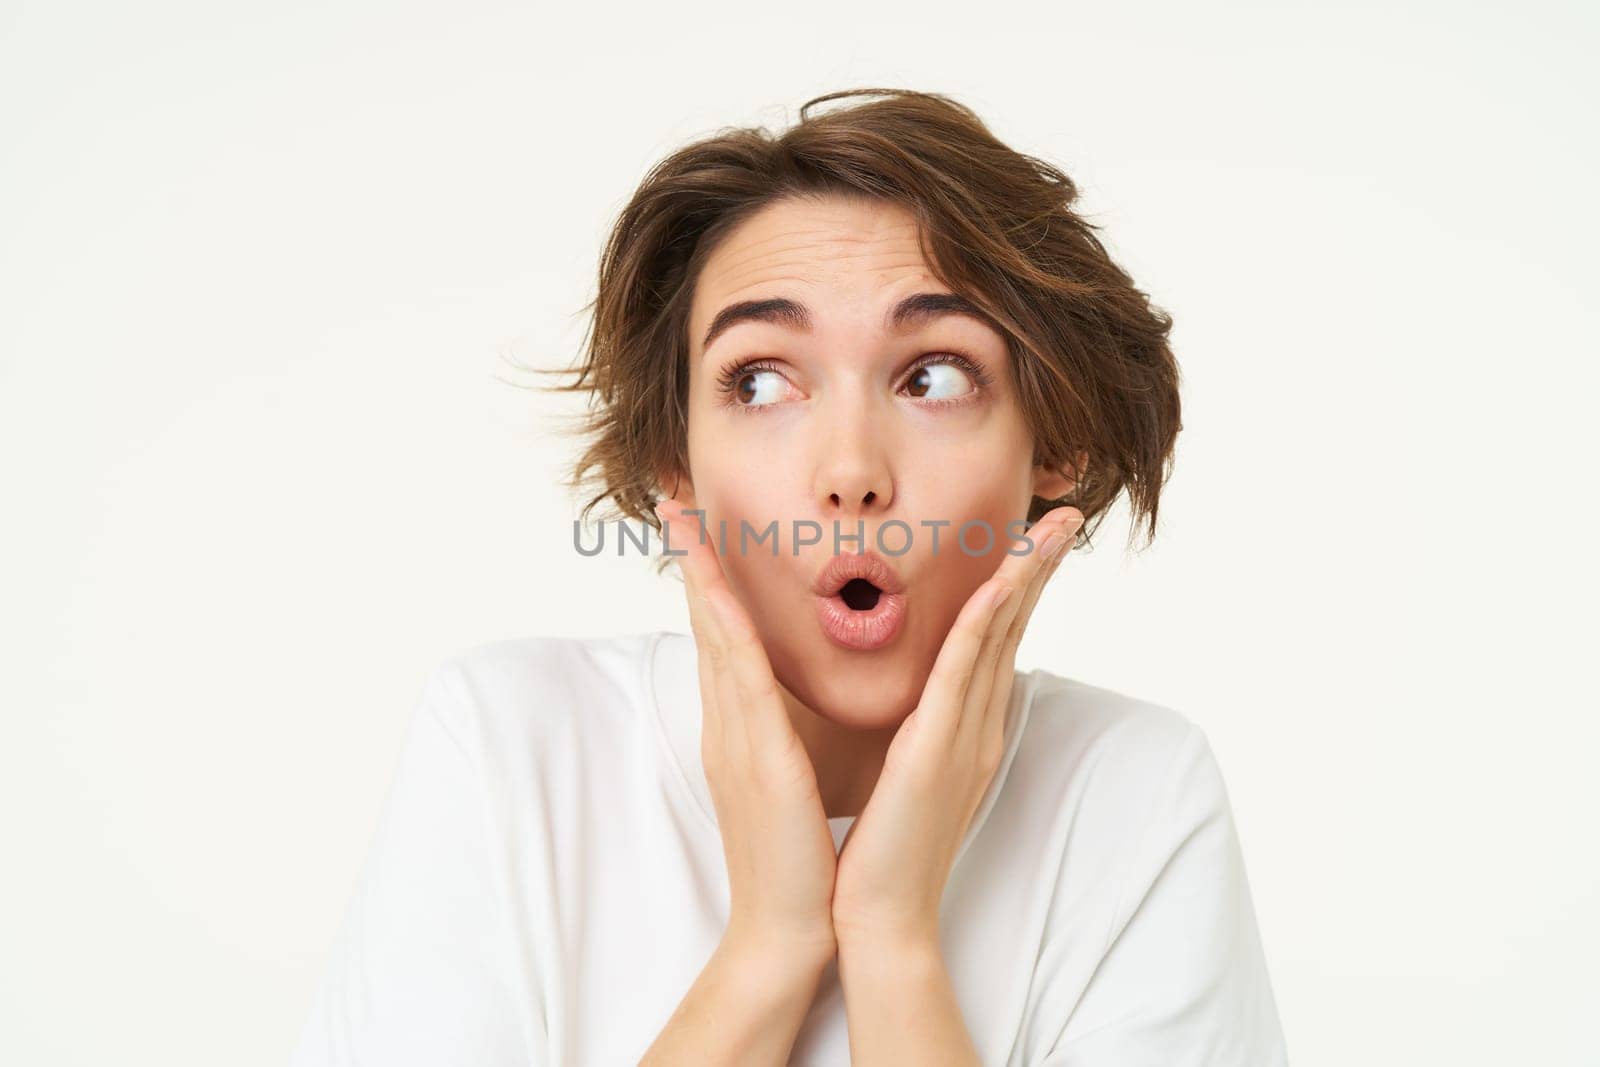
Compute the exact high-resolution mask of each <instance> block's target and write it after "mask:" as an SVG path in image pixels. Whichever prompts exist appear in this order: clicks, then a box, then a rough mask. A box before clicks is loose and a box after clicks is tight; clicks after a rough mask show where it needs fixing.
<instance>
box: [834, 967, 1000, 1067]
mask: <svg viewBox="0 0 1600 1067" xmlns="http://www.w3.org/2000/svg"><path fill="white" fill-rule="evenodd" d="M839 983H840V986H841V987H842V989H843V991H844V1005H845V1015H846V1018H847V1020H848V1022H849V1028H850V1062H851V1063H852V1064H855V1065H856V1067H876V1065H878V1064H901V1063H916V1064H928V1065H930V1067H932V1065H949V1067H956V1065H960V1067H971V1065H974V1064H976V1065H978V1067H981V1063H982V1061H981V1060H980V1059H979V1058H978V1050H977V1048H976V1047H974V1045H973V1043H972V1036H971V1034H969V1033H968V1032H967V1025H966V1021H965V1020H964V1019H963V1018H962V1016H961V1005H960V1004H959V1003H958V1002H957V1000H956V993H955V987H954V986H953V985H952V984H951V982H950V972H949V969H948V968H946V967H945V963H944V955H943V953H942V952H941V951H940V949H939V943H938V940H937V939H936V938H931V937H930V938H920V939H917V940H914V941H907V942H903V943H900V944H893V945H887V944H873V943H864V942H855V943H852V942H850V941H848V940H844V939H841V940H840V942H839Z"/></svg>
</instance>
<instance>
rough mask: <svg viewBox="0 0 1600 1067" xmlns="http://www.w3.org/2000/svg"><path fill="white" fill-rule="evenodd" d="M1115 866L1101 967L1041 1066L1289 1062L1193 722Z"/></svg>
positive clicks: (1202, 740) (1228, 817)
mask: <svg viewBox="0 0 1600 1067" xmlns="http://www.w3.org/2000/svg"><path fill="white" fill-rule="evenodd" d="M1124 869H1125V870H1126V871H1127V875H1126V877H1125V879H1124V881H1123V889H1122V892H1121V896H1120V902H1119V904H1118V905H1117V908H1116V912H1115V918H1114V921H1113V923H1112V925H1111V928H1110V929H1109V930H1108V931H1107V934H1106V948H1105V950H1104V952H1103V954H1102V958H1101V960H1100V964H1099V966H1098V967H1097V968H1096V970H1095V972H1094V974H1093V976H1092V977H1091V978H1090V980H1089V983H1088V985H1087V987H1085V989H1084V991H1083V994H1082V996H1081V997H1080V998H1079V999H1078V1002H1077V1006H1076V1007H1075V1008H1073V1009H1072V1010H1071V1013H1070V1015H1069V1016H1067V1017H1066V1018H1065V1019H1064V1020H1063V1025H1062V1030H1061V1033H1060V1034H1059V1036H1058V1037H1057V1039H1056V1042H1055V1044H1054V1045H1053V1046H1052V1047H1051V1049H1050V1052H1049V1053H1048V1054H1047V1056H1046V1057H1045V1059H1044V1060H1042V1061H1041V1067H1111V1065H1115V1067H1279V1065H1282V1064H1285V1063H1287V1054H1286V1052H1285V1048H1284V1039H1283V1032H1282V1029H1281V1026H1280V1024H1279V1020H1278V1013H1277V1008H1276V1005H1275V1002H1274V999H1273V995H1272V987H1271V984H1270V982H1269V981H1268V975H1267V966H1266V960H1265V957H1264V954H1263V951H1262V945H1261V938H1260V934H1259V931H1258V929H1257V925H1256V917H1255V910H1254V907H1253V905H1252V902H1251V899H1250V889H1249V885H1248V882H1247V880H1246V877H1245V867H1244V857H1243V855H1242V852H1241V850H1240V846H1239V839H1238V835H1237V832H1236V830H1235V826H1234V821H1233V814H1232V810H1231V808H1230V805H1229V802H1228V795H1227V790H1226V789H1225V787H1224V785H1223V781H1222V774H1221V771H1220V770H1219V768H1218V767H1217V763H1216V759H1215V758H1214V756H1213V754H1212V751H1211V746H1210V744H1209V742H1208V741H1207V739H1206V737H1205V734H1204V732H1203V731H1201V730H1200V729H1199V728H1198V727H1196V726H1194V725H1192V724H1189V725H1187V731H1186V733H1185V734H1184V736H1183V738H1182V740H1181V741H1179V743H1178V745H1177V747H1176V750H1175V752H1174V754H1173V757H1172V761H1171V763H1170V765H1169V767H1168V770H1167V773H1166V776H1165V779H1164V780H1163V781H1162V782H1161V783H1160V785H1159V786H1158V792H1157V794H1156V798H1155V801H1154V805H1153V808H1152V812H1151V818H1150V819H1149V821H1148V823H1147V824H1146V825H1145V827H1144V829H1143V831H1142V832H1141V834H1140V836H1139V838H1138V839H1137V844H1135V845H1134V847H1133V851H1132V852H1131V853H1130V862H1129V864H1128V866H1127V867H1126V868H1124Z"/></svg>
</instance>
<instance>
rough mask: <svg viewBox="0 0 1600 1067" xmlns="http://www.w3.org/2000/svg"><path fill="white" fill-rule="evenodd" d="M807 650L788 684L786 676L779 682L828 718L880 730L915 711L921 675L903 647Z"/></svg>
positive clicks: (859, 728) (920, 695)
mask: <svg viewBox="0 0 1600 1067" xmlns="http://www.w3.org/2000/svg"><path fill="white" fill-rule="evenodd" d="M809 653H810V654H809V655H808V657H807V658H806V659H804V660H801V661H797V662H796V663H795V664H794V666H795V667H796V668H797V669H796V671H795V672H794V673H793V674H792V675H791V677H792V678H793V684H791V683H790V681H788V680H787V679H785V680H784V685H786V686H787V687H788V689H789V691H790V692H791V693H793V694H794V695H795V696H796V697H797V698H798V699H799V700H800V701H801V702H802V703H804V704H805V705H806V706H807V707H808V708H810V709H811V710H812V711H814V712H816V713H817V714H818V715H820V716H822V717H823V718H825V719H827V720H828V721H829V722H833V723H837V724H838V725H840V726H845V727H849V728H850V729H853V730H882V729H886V728H893V727H896V726H899V725H900V723H902V722H904V721H905V718H906V716H908V715H910V714H911V713H912V712H913V711H915V710H916V709H917V701H918V700H920V699H921V698H922V680H923V679H922V676H921V675H919V674H918V672H917V671H916V669H915V666H916V665H915V663H914V662H913V661H912V657H910V656H909V655H908V654H907V650H906V649H905V648H885V649H882V650H880V651H876V652H847V651H844V650H842V649H836V648H834V647H833V646H832V645H831V644H829V645H825V646H824V647H822V648H821V649H814V650H809ZM773 667H774V669H776V668H777V664H776V663H774V664H773ZM785 673H788V672H785Z"/></svg>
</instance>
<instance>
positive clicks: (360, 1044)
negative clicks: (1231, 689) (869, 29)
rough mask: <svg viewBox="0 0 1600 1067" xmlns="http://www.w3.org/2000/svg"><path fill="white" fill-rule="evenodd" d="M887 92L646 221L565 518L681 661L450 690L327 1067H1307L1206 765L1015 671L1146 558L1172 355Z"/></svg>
mask: <svg viewBox="0 0 1600 1067" xmlns="http://www.w3.org/2000/svg"><path fill="white" fill-rule="evenodd" d="M860 92H861V93H862V94H863V95H865V96H866V97H867V99H866V100H865V101H864V102H858V103H856V104H854V105H853V106H850V107H847V108H844V109H839V110H833V111H830V112H827V113H823V114H820V115H815V116H813V115H810V114H809V111H810V110H811V109H812V108H813V107H815V105H817V104H818V103H821V102H823V101H826V100H830V99H833V98H835V97H840V96H848V95H853V94H848V93H838V94H831V95H830V96H826V97H821V98H818V99H817V100H814V101H812V102H810V103H808V104H807V105H806V107H805V108H803V109H802V111H801V121H800V122H799V123H798V124H797V125H796V126H795V127H793V128H792V129H790V130H788V131H786V132H784V133H783V134H782V135H781V136H778V137H772V136H770V135H768V134H766V133H765V132H764V131H758V130H734V131H725V132H724V133H722V134H721V135H719V136H717V137H713V138H711V139H708V140H705V141H702V142H699V143H697V144H694V145H691V146H689V147H687V148H684V149H682V150H681V151H679V152H677V153H675V154H674V155H672V156H671V157H670V158H668V159H667V160H665V161H663V162H662V163H661V164H659V165H658V166H657V167H656V168H655V169H654V170H653V171H652V172H651V173H650V174H649V175H648V176H647V177H646V179H645V181H644V182H643V184H642V185H641V187H640V188H639V190H638V191H637V192H636V194H635V195H634V197H633V199H632V201H631V202H630V203H629V204H628V205H627V207H626V208H625V209H624V211H623V212H622V215H621V217H620V218H619V219H618V221H617V224H616V226H615V228H614V230H613V232H612V234H611V237H610V241H609V243H608V246H607V248H606V250H605V254H604V256H603V258H602V262H601V267H600V278H599V292H598V297H597V301H596V304H595V322H594V327H595V328H594V330H593V332H592V333H591V335H590V337H589V338H588V341H587V353H586V359H585V361H584V363H583V364H582V365H581V367H580V368H579V369H578V372H577V377H576V380H575V381H574V382H572V383H571V384H569V385H568V386H566V388H569V389H581V390H592V391H593V395H594V400H595V403H594V404H593V406H592V408H591V412H592V418H591V422H590V424H589V427H588V428H589V429H590V430H591V432H592V433H593V435H594V436H593V440H592V443H591V445H590V447H589V450H588V451H587V452H586V453H585V455H584V457H583V458H582V460H581V461H580V463H579V466H578V468H577V471H576V472H575V478H574V483H575V484H582V483H584V482H585V481H594V482H597V483H598V486H599V491H598V492H597V493H596V495H595V496H594V497H593V498H591V499H590V500H589V502H588V506H587V507H586V508H585V509H584V511H585V515H587V514H588V513H589V511H590V510H592V509H593V508H594V507H595V506H596V505H597V504H598V503H600V502H602V501H604V500H610V501H612V502H614V503H615V505H616V506H617V508H618V509H619V511H620V513H621V514H622V515H623V516H625V517H631V518H635V519H641V520H643V521H646V522H651V521H656V522H659V523H660V527H659V528H660V529H661V530H662V532H663V534H664V535H666V542H665V544H664V546H663V552H662V556H661V561H662V563H663V564H666V563H670V562H672V561H674V560H675V561H676V562H677V563H678V565H679V566H680V568H681V570H682V572H683V576H684V580H685V590H686V593H687V598H688V602H689V609H690V619H691V624H692V630H693V634H692V636H690V635H684V634H677V633H670V632H656V633H649V634H630V635H625V636H620V637H614V638H609V639H590V640H577V639H564V638H558V637H543V638H531V639H525V640H514V641H503V642H498V643H495V644H491V645H486V646H482V647H479V648H476V649H473V650H470V651H468V652H466V653H464V654H462V655H459V656H456V657H454V658H452V659H450V660H449V661H447V662H445V663H444V664H442V665H441V666H440V667H439V668H438V670H437V671H436V672H435V673H434V675H433V676H432V678H431V680H430V682H429V684H428V687H427V689H426V692H425V695H424V698H423V701H422V705H421V707H420V709H419V712H418V715H417V718H416V720H415V725H414V728H413V731H412V734H411V737H410V740H409V743H408V746H407V749H406V754H405V757H404V760H403V762H402V765H401V767H400V769H399V772H398V775H397V778H396V781H395V785H394V787H393V792H392V794H391V796H390V798H389V802H388V807H387V809H386V813H385V816H384V821H383V824H382V828H381V830H380V832H379V835H378V838H377V840H376V842H375V845H374V848H373V851H372V854H371V856H370V858H369V860H368V864H367V867H366V870H365V873H364V875H363V879H362V884H361V889H360V892H359V895H358V897H357V899H356V901H355V902H354V904H353V905H352V909H351V912H350V915H349V917H348V918H347V920H346V925H345V928H344V931H343V933H342V935H341V938H340V942H339V945H338V947H337V949H336V953H335V961H334V964H333V966H332V968H331V971H330V973H329V974H328V976H327V978H326V979H325V980H324V982H323V985H322V987H321V990H320V991H319V993H318V996H317V1001H316V1006H315V1009H314V1012H313V1015H312V1019H311V1022H310V1024H309V1026H308V1027H307V1030H306V1033H305V1035H304V1038H303V1040H302V1043H301V1047H300V1051H299V1056H298V1060H297V1062H298V1063H299V1064H301V1065H302V1067H309V1065H312V1064H328V1063H336V1064H356V1063H359V1064H384V1065H409V1064H418V1065H420V1064H487V1065H501V1064H506V1065H509V1064H528V1063H534V1064H552V1065H554V1064H621V1063H637V1062H645V1063H650V1064H680V1063H683V1064H688V1063H693V1064H710V1063H730V1064H735V1063H736V1064H760V1063H771V1064H777V1063H786V1062H787V1063H799V1064H843V1063H850V1062H856V1063H888V1064H912V1063H915V1064H921V1063H933V1062H940V1063H973V1064H978V1063H982V1064H1015V1065H1022V1064H1028V1065H1033V1064H1039V1065H1043V1064H1051V1065H1063V1067H1064V1065H1069V1064H1070V1065H1086V1064H1115V1065H1123V1064H1135V1063H1138V1064H1163V1065H1173V1064H1238V1065H1245V1064H1250V1065H1258V1064H1274V1063H1281V1062H1283V1061H1284V1050H1283V1040H1282V1035H1281V1032H1280V1029H1279V1025H1278V1021H1277V1015H1276V1011H1275V1008H1274V1003H1273V997H1272V993H1271V990H1270V986H1269V983H1268V978H1267V973H1266V968H1265V964H1264V961H1263V954H1262V950H1261V945H1260V941H1259V938H1258V935H1257V930H1256V923H1255V918H1254V914H1253V909H1252V906H1251V901H1250V896H1249V890H1248V886H1247V882H1246V879H1245V873H1244V868H1243V862H1242V858H1241V856H1240V852H1239V846H1238V841H1237V837H1236V835H1235V832H1234V828H1233V823H1232V819H1231V815H1230V811H1229V806H1228V801H1227V796H1226V792H1225V789H1224V786H1223V783H1222V779H1221V777H1220V775H1219V772H1218V769H1217V766H1216V763H1215V760H1214V759H1213V757H1212V754H1211V751H1210V749H1209V747H1208V745H1207V742H1206V740H1205V737H1204V735H1203V734H1202V733H1201V731H1200V730H1199V729H1198V728H1196V727H1195V726H1194V725H1192V724H1191V723H1189V722H1188V721H1187V720H1186V719H1184V718H1183V717H1182V716H1181V715H1179V714H1178V713H1176V712H1174V711H1172V710H1170V709H1167V708H1163V707H1160V706H1157V705H1154V704H1151V703H1149V702H1145V701H1141V700H1138V699H1136V698H1133V697H1130V696H1126V695H1122V694H1119V693H1115V692H1112V691H1109V690H1105V689H1101V688H1097V687H1094V686H1090V685H1087V684H1085V683H1082V682H1078V681H1074V680H1071V679H1069V678H1066V677H1062V676H1059V675H1056V674H1053V673H1050V672H1048V671H1044V670H1034V671H1031V672H1028V673H1025V674H1024V673H1019V672H1017V671H1015V669H1014V666H1013V664H1014V655H1015V652H1016V648H1017V644H1018V642H1019V641H1020V639H1021V636H1022V634H1023V632H1024V628H1025V627H1026V625H1027V623H1028V621H1029V618H1030V616H1031V614H1032V612H1033V611H1034V609H1035V607H1036V605H1037V604H1038V602H1039V596H1040V592H1041V590H1042V589H1043V587H1044V585H1045V584H1046V583H1047V582H1048V581H1049V579H1050V577H1051V576H1052V575H1053V574H1054V573H1055V571H1056V570H1057V569H1058V568H1059V566H1060V564H1061V561H1062V560H1063V559H1064V558H1065V556H1066V552H1065V551H1061V549H1062V548H1063V547H1065V546H1068V545H1070V544H1071V543H1073V542H1074V541H1075V540H1076V539H1077V538H1078V536H1079V532H1080V528H1081V527H1082V526H1083V525H1084V523H1085V521H1086V520H1091V521H1092V520H1094V519H1096V518H1101V519H1103V517H1104V515H1105V513H1106V511H1107V509H1108V508H1109V506H1110V504H1111V503H1112V501H1113V500H1114V499H1115V498H1116V497H1117V496H1118V495H1120V494H1122V493H1124V492H1125V493H1126V494H1127V495H1128V498H1129V501H1130V504H1131V506H1132V508H1133V509H1134V515H1135V519H1136V520H1137V519H1138V517H1140V516H1144V517H1146V518H1147V519H1148V521H1149V524H1150V531H1151V535H1152V536H1153V534H1154V529H1155V518H1156V510H1157V499H1158V496H1159V492H1160V489H1161V486H1162V483H1163V481H1164V479H1165V477H1166V474H1167V471H1168V465H1169V463H1170V459H1171V455H1172V448H1173V443H1174V441H1175V439H1176V436H1177V433H1178V430H1179V427H1180V422H1179V399H1178V392H1177V384H1178V375H1177V368H1176V365H1175V363H1174V361H1173V358H1172V354H1171V352H1170V350H1169V347H1168V345H1167V335H1168V332H1169V329H1170V320H1169V318H1168V317H1167V316H1165V315H1164V314H1163V313H1161V312H1160V311H1158V310H1157V309H1155V308H1153V307H1152V306H1151V305H1150V303H1149V301H1148V299H1147V298H1146V296H1145V295H1144V294H1143V293H1141V292H1140V291H1139V290H1137V289H1136V288H1135V287H1134V286H1133V284H1132V282H1131V280H1130V279H1129V278H1128V277H1127V275H1126V274H1125V273H1124V272H1123V271H1122V270H1121V269H1120V268H1118V267H1117V266H1116V265H1115V264H1114V263H1113V262H1112V261H1111V259H1110V257H1109V256H1108V255H1107V253H1106V251H1105V249H1104V248H1103V247H1102V246H1101V244H1100V243H1099V241H1098V240H1096V238H1095V237H1094V236H1093V233H1092V227H1091V226H1090V225H1089V224H1087V223H1086V222H1084V221H1083V220H1082V219H1080V218H1079V217H1078V216H1077V215H1076V214H1075V213H1074V212H1073V211H1072V210H1071V205H1072V203H1073V202H1074V200H1075V198H1076V190H1075V189H1074V187H1073V185H1072V183H1071V182H1070V181H1069V180H1068V178H1067V177H1066V176H1065V175H1063V174H1062V173H1061V172H1060V171H1058V170H1056V169H1054V168H1053V167H1051V166H1049V165H1048V164H1045V163H1042V162H1040V161H1038V160H1035V159H1032V158H1030V157H1027V156H1023V155H1020V154H1018V153H1016V152H1014V151H1012V150H1011V149H1009V148H1007V147H1005V146H1004V145H1002V144H1001V143H999V142H998V141H996V140H995V139H994V137H993V136H992V135H991V134H990V133H989V132H988V130H987V129H986V128H985V127H984V126H983V124H982V123H981V122H980V121H979V120H978V119H977V118H976V116H974V115H973V114H972V113H971V112H970V111H968V110H967V109H965V108H963V107H961V106H960V105H958V104H955V103H954V102H952V101H950V100H947V99H945V98H943V97H939V96H935V95H929V94H919V93H909V92H889V91H876V90H867V91H860ZM652 515H656V516H659V518H658V519H656V520H652V518H651V516H652ZM985 531H987V533H988V535H989V536H987V537H985V536H984V533H985ZM941 536H942V539H943V540H942V542H941ZM752 540H754V543H755V547H754V548H753V549H752V548H751V547H750V543H751V541H752Z"/></svg>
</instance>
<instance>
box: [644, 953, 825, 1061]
mask: <svg viewBox="0 0 1600 1067" xmlns="http://www.w3.org/2000/svg"><path fill="white" fill-rule="evenodd" d="M829 958H830V957H829V956H822V955H821V953H820V952H817V953H811V952H803V953H802V952H796V951H794V950H779V949H777V948H774V947H765V948H764V947H762V946H759V945H756V944H753V943H749V942H744V941H740V940H738V939H736V938H732V937H725V938H723V940H722V942H721V943H720V944H718V945H717V949H716V951H715V952H713V953H712V955H711V959H710V960H708V961H707V962H706V965H705V968H704V969H703V970H702V971H701V972H700V975H699V977H698V978H696V979H695V983H694V985H693V986H691V987H690V989H689V992H688V993H687V994H685V995H684V998H683V1000H682V1001H681V1002H680V1003H679V1004H678V1009H677V1011H675V1012H674V1013H673V1015H672V1018H671V1019H669V1020H668V1021H667V1025H666V1026H665V1028H663V1029H662V1031H661V1033H660V1034H659V1035H657V1037H656V1039H655V1042H654V1043H653V1044H651V1046H650V1048H649V1050H648V1051H646V1052H645V1055H644V1058H643V1059H642V1060H640V1061H639V1062H640V1067H671V1065H675V1064H695V1065H697V1067H699V1065H706V1067H712V1065H718V1064H730V1065H739V1067H744V1065H746V1064H751V1065H759V1064H776V1065H779V1067H782V1065H783V1064H786V1063H787V1062H788V1060H789V1052H790V1050H791V1049H792V1048H793V1046H794V1039H795V1035H796V1034H797V1033H799V1031H800V1024H801V1023H802V1022H803V1021H804V1020H805V1017H806V1012H807V1011H808V1010H809V1009H810V1007H811V1003H812V1001H813V1000H814V999H815V997H816V994H817V984H818V982H819V981H820V980H821V977H822V972H823V970H824V969H825V968H826V967H827V964H828V959H829Z"/></svg>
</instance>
